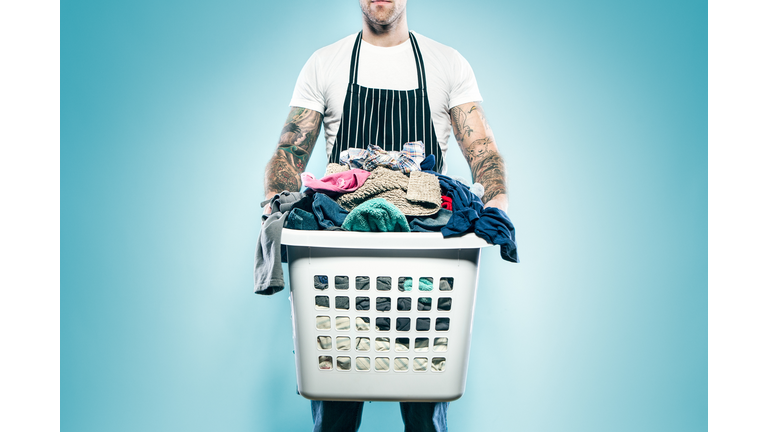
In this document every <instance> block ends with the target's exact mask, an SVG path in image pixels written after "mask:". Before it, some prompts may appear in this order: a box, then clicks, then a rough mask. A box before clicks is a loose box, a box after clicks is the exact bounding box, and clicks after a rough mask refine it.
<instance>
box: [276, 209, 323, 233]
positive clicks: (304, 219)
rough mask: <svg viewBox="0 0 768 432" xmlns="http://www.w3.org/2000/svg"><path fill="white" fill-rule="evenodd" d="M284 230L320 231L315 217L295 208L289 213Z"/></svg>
mask: <svg viewBox="0 0 768 432" xmlns="http://www.w3.org/2000/svg"><path fill="white" fill-rule="evenodd" d="M284 228H288V229H297V230H319V229H320V226H319V225H318V224H317V219H315V215H313V214H312V213H309V212H307V211H304V210H302V209H300V208H294V209H292V210H291V212H290V213H288V219H287V220H286V221H285V226H284Z"/></svg>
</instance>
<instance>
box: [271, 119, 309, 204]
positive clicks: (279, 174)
mask: <svg viewBox="0 0 768 432" xmlns="http://www.w3.org/2000/svg"><path fill="white" fill-rule="evenodd" d="M322 119H323V116H322V114H320V113H319V112H317V111H314V110H310V109H307V108H297V107H291V111H290V113H289V114H288V120H286V122H285V126H283V131H282V132H281V133H280V142H279V143H278V144H277V150H275V154H274V155H273V156H272V159H271V160H270V161H269V163H268V164H267V170H266V171H267V172H266V176H265V177H266V178H265V181H264V184H265V189H266V193H267V194H269V193H278V192H282V191H284V190H287V191H291V192H298V191H299V189H301V178H300V177H299V174H301V173H302V172H303V171H304V169H305V168H306V166H307V161H308V160H309V156H310V155H311V154H312V149H314V147H315V142H316V141H317V136H318V134H319V132H320V124H321V121H322Z"/></svg>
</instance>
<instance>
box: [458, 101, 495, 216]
mask: <svg viewBox="0 0 768 432" xmlns="http://www.w3.org/2000/svg"><path fill="white" fill-rule="evenodd" d="M467 106H469V108H466V107H467ZM462 107H464V108H462ZM451 119H452V120H453V132H454V134H455V135H456V141H457V142H458V143H459V146H460V147H461V151H462V153H463V154H464V158H465V159H466V160H467V163H468V164H469V168H470V170H471V172H472V179H473V181H475V182H478V183H480V184H482V185H483V187H484V188H485V194H484V195H483V203H486V202H488V201H490V200H491V199H493V198H494V197H496V196H497V195H500V194H506V193H507V188H506V180H505V179H506V170H505V167H504V160H503V159H502V158H501V155H500V154H499V152H498V149H497V147H496V143H495V141H494V140H493V132H492V131H491V128H490V126H489V125H488V121H487V120H486V118H485V113H484V112H483V109H482V107H480V106H479V105H474V104H465V105H459V106H456V107H454V108H453V109H451ZM473 133H474V136H475V137H476V139H475V140H470V139H469V137H470V135H472V134H473Z"/></svg>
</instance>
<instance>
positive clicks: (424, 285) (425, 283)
mask: <svg viewBox="0 0 768 432" xmlns="http://www.w3.org/2000/svg"><path fill="white" fill-rule="evenodd" d="M412 287H413V279H411V278H408V279H405V280H404V281H403V289H401V290H400V291H410V290H411V288H412ZM419 291H432V278H425V277H422V278H419Z"/></svg>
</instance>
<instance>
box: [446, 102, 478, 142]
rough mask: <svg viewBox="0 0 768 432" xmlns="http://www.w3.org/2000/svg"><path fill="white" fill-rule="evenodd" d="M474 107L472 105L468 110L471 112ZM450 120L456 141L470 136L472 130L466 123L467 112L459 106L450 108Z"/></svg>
mask: <svg viewBox="0 0 768 432" xmlns="http://www.w3.org/2000/svg"><path fill="white" fill-rule="evenodd" d="M474 108H475V107H474V106H473V107H472V108H470V110H469V112H472V110H473V109H474ZM451 120H452V123H453V133H454V135H456V141H461V140H464V139H465V137H466V138H468V137H470V136H471V135H472V132H474V131H473V130H472V128H471V127H469V125H468V124H467V113H465V112H464V111H463V110H462V109H461V106H457V107H454V108H453V109H451Z"/></svg>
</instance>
